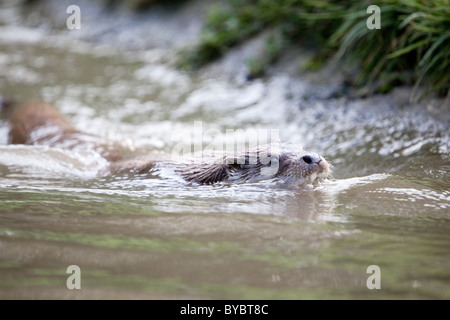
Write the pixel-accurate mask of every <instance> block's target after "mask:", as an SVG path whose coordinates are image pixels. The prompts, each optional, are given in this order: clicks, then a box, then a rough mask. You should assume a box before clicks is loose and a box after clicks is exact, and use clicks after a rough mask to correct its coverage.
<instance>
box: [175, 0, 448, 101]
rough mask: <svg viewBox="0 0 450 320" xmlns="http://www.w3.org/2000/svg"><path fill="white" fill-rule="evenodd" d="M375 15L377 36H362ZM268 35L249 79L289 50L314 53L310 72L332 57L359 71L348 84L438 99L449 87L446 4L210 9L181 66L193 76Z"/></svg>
mask: <svg viewBox="0 0 450 320" xmlns="http://www.w3.org/2000/svg"><path fill="white" fill-rule="evenodd" d="M372 4H376V5H377V6H379V7H380V9H381V16H380V17H381V29H379V30H377V29H369V28H367V25H366V22H367V19H368V18H369V17H370V15H371V14H370V13H367V8H368V6H369V5H372ZM264 30H269V32H270V33H271V35H270V36H269V37H268V38H267V41H266V45H265V47H264V49H263V52H261V53H260V54H258V56H257V57H255V58H254V59H251V60H250V61H249V62H248V66H249V70H250V71H249V72H250V76H251V77H260V76H263V75H264V74H265V72H266V70H267V68H268V67H269V66H270V65H272V64H273V63H275V62H276V61H277V59H278V57H279V56H280V55H281V54H282V53H283V52H284V51H285V50H286V49H287V48H289V47H291V46H299V45H306V46H311V45H313V46H314V47H316V48H319V49H318V50H317V55H316V56H315V57H314V58H313V59H311V61H309V63H308V64H307V65H304V66H303V68H306V69H317V68H319V67H320V66H321V65H322V64H323V62H325V61H326V60H327V59H328V58H330V57H332V56H337V57H338V58H339V59H341V60H342V61H343V62H345V63H347V64H352V65H355V63H356V64H357V65H358V66H359V71H358V72H357V75H356V76H355V77H353V78H352V84H353V85H355V86H358V87H366V88H368V87H371V86H373V85H376V86H377V89H378V90H379V91H382V92H386V91H389V89H390V88H391V87H392V86H395V85H397V84H404V83H407V84H414V91H416V90H417V88H418V87H419V86H426V87H429V88H430V89H432V90H433V91H435V92H437V93H439V94H440V95H445V94H447V93H448V91H449V82H450V1H449V0H433V1H431V0H408V1H406V0H380V1H376V2H374V1H351V0H334V1H331V0H228V1H226V2H223V3H220V4H216V5H214V6H212V8H211V9H210V10H209V13H208V15H207V18H206V23H205V26H204V29H203V32H202V34H201V37H200V39H199V43H198V44H197V46H196V47H195V48H193V49H192V50H190V51H189V52H184V53H183V55H181V56H182V58H181V60H180V66H182V67H186V68H190V69H197V68H200V67H202V66H204V65H205V64H207V63H209V62H211V61H213V60H215V59H217V58H219V57H221V56H222V55H224V54H225V53H226V52H227V51H228V50H229V49H231V48H232V47H234V46H236V45H238V44H240V43H242V42H244V41H245V40H247V39H249V38H251V37H252V36H255V35H256V34H258V33H260V32H262V31H264Z"/></svg>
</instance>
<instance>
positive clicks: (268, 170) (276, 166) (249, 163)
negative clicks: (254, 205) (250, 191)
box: [176, 143, 330, 184]
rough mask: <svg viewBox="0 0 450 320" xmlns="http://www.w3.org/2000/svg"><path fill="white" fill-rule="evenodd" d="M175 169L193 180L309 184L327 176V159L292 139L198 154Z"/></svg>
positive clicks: (206, 182)
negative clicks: (191, 160) (244, 148)
mask: <svg viewBox="0 0 450 320" xmlns="http://www.w3.org/2000/svg"><path fill="white" fill-rule="evenodd" d="M176 172H178V173H179V174H181V176H182V177H183V178H184V179H185V180H187V181H192V182H197V183H200V184H211V183H215V182H220V181H224V182H236V183H241V182H255V181H261V180H268V179H276V180H279V181H282V182H284V181H285V182H290V183H297V184H309V183H311V184H312V183H315V182H317V181H320V180H323V179H326V178H327V177H328V175H329V173H330V165H329V164H328V162H327V161H326V160H325V159H324V158H323V157H321V156H320V155H318V154H317V153H313V152H306V151H305V150H304V149H303V147H301V146H298V145H295V144H291V143H276V144H269V145H263V146H258V147H255V148H251V149H246V150H244V151H242V152H240V153H236V154H223V153H222V154H219V155H215V156H211V155H209V156H207V157H205V156H204V155H203V157H202V158H201V161H199V160H198V158H196V159H195V161H193V162H191V163H190V164H184V165H182V166H179V167H178V168H177V169H176Z"/></svg>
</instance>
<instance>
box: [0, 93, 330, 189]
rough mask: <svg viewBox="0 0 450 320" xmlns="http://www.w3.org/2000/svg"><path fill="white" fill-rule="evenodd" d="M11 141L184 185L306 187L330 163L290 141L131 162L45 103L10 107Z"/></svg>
mask: <svg viewBox="0 0 450 320" xmlns="http://www.w3.org/2000/svg"><path fill="white" fill-rule="evenodd" d="M9 125H10V131H9V136H8V139H9V143H11V144H28V145H48V146H52V147H59V148H63V149H71V150H80V149H92V150H95V151H97V152H98V153H100V154H101V155H102V157H104V158H105V159H106V160H107V161H108V162H109V163H110V165H109V173H110V174H118V173H125V172H134V173H146V172H149V171H150V170H151V169H153V168H154V167H155V166H156V167H161V166H165V165H167V166H171V167H173V168H174V171H175V172H176V173H177V174H179V175H180V176H181V177H183V178H184V179H185V180H186V181H189V182H195V183H199V184H212V183H217V182H228V183H242V182H255V181H261V180H267V179H276V180H279V181H280V180H281V181H289V182H295V183H298V184H309V183H315V182H317V181H320V180H323V179H326V178H327V177H328V175H329V173H330V165H329V164H328V163H327V161H326V160H325V159H324V158H323V157H321V156H320V155H318V154H316V153H311V152H306V151H305V150H304V149H303V148H302V147H300V146H298V145H295V144H292V143H272V144H268V145H262V146H257V147H254V148H248V149H246V150H243V151H241V152H236V153H234V152H232V153H227V152H215V153H209V154H206V153H203V154H200V155H194V156H192V157H187V158H183V159H179V160H173V159H170V157H168V156H167V157H165V156H156V155H153V154H149V155H145V156H139V157H134V158H130V157H127V154H129V153H130V152H131V150H129V149H128V150H127V148H126V147H124V146H122V145H120V144H117V143H112V142H109V141H103V140H102V139H101V138H100V137H97V136H94V135H91V134H86V133H82V132H80V131H78V130H77V129H76V128H75V127H74V126H73V125H72V124H71V123H70V122H69V121H68V120H67V119H66V118H65V117H64V116H63V115H62V114H61V113H60V112H59V111H58V110H57V109H55V108H54V107H53V106H51V105H49V104H47V103H43V102H30V103H26V104H23V105H21V106H15V107H14V108H12V110H11V111H10V114H9Z"/></svg>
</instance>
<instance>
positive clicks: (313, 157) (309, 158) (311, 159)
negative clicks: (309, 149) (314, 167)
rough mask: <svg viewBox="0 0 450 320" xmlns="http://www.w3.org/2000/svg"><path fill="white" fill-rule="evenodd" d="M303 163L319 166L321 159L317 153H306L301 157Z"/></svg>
mask: <svg viewBox="0 0 450 320" xmlns="http://www.w3.org/2000/svg"><path fill="white" fill-rule="evenodd" d="M302 160H303V162H305V163H306V164H314V163H317V164H319V163H320V162H321V161H322V160H323V159H322V157H321V156H319V155H318V154H317V153H308V154H307V155H304V156H303V157H302Z"/></svg>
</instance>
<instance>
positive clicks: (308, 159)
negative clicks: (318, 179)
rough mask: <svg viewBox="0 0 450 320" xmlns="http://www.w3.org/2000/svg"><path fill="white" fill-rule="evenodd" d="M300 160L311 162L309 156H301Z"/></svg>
mask: <svg viewBox="0 0 450 320" xmlns="http://www.w3.org/2000/svg"><path fill="white" fill-rule="evenodd" d="M302 160H303V161H305V163H307V164H310V163H311V162H312V159H311V157H310V156H303V157H302Z"/></svg>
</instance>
